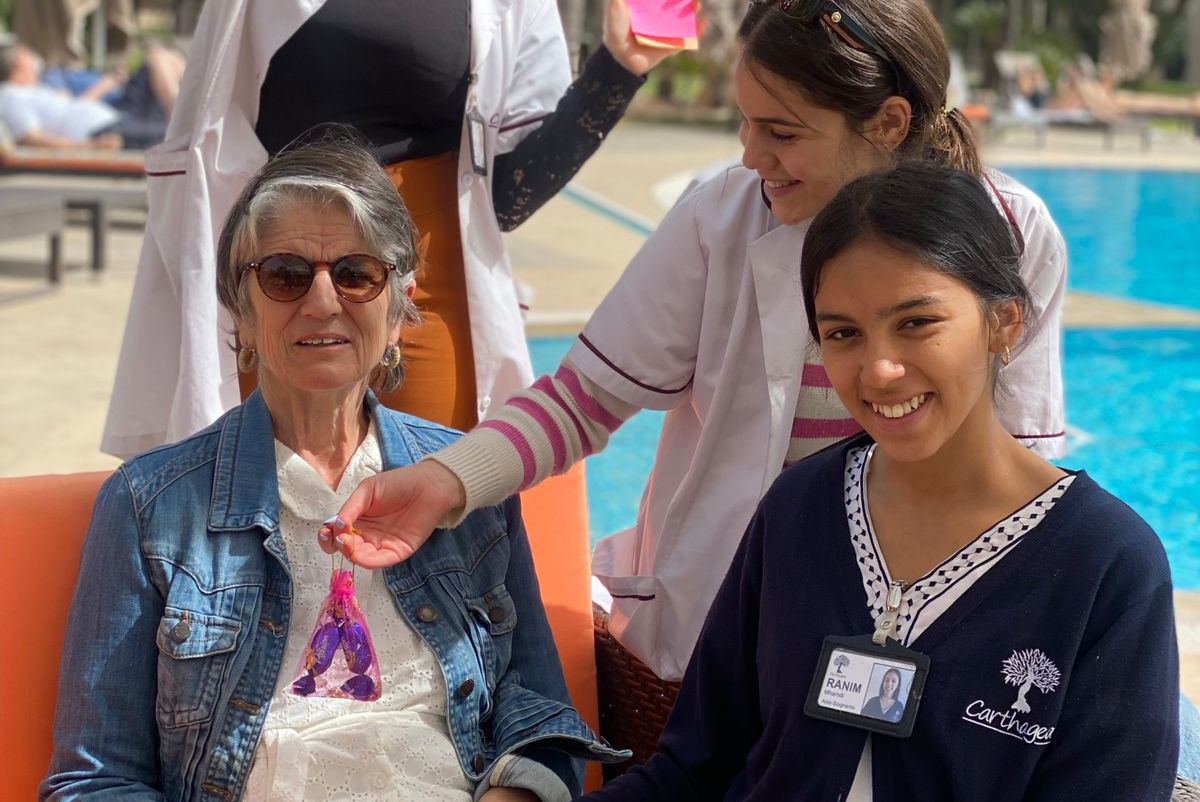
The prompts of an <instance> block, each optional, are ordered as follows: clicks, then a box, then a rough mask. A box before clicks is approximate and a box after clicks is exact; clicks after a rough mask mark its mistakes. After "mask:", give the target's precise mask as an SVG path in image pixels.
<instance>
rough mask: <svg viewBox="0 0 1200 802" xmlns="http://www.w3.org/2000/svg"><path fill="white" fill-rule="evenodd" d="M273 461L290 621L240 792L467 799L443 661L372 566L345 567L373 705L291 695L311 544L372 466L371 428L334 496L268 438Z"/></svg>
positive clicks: (313, 590)
mask: <svg viewBox="0 0 1200 802" xmlns="http://www.w3.org/2000/svg"><path fill="white" fill-rule="evenodd" d="M275 464H276V468H277V473H278V477H279V513H280V522H279V524H280V530H281V532H282V534H283V539H284V542H285V543H286V544H287V553H288V562H289V564H290V566H291V573H292V591H293V599H292V618H291V625H290V626H289V628H288V634H287V646H286V647H285V650H284V659H283V666H282V669H281V670H280V674H279V678H278V681H277V682H276V684H275V693H274V695H273V696H272V697H271V703H270V707H269V709H268V710H267V720H266V724H265V727H264V730H263V735H262V739H261V740H260V741H259V744H258V749H257V751H256V752H255V756H254V765H253V767H252V768H251V771H250V777H249V779H248V781H247V785H246V797H245V798H246V799H248V800H253V802H264V801H265V802H285V800H286V802H300V801H301V800H303V802H310V801H311V802H316V800H321V802H326V801H327V800H328V802H335V801H336V802H376V801H377V800H385V799H386V800H389V802H395V800H404V801H405V802H469V800H470V799H471V791H472V787H473V786H472V784H471V783H470V782H468V780H467V778H466V776H465V775H464V774H463V772H462V769H461V767H460V766H459V763H458V757H457V755H456V754H455V751H454V745H453V743H452V742H451V741H450V736H449V734H448V732H447V727H446V683H445V679H444V678H443V676H442V671H441V668H440V667H439V666H438V664H437V660H436V659H435V657H434V654H433V652H432V651H431V650H430V649H429V647H428V646H427V645H426V644H425V642H424V641H423V640H422V639H421V637H420V636H419V635H417V633H416V632H415V631H413V629H412V627H410V626H409V625H408V622H407V621H406V620H405V619H404V618H403V617H402V616H401V615H400V613H399V612H398V611H397V610H396V607H395V604H394V603H393V602H392V597H391V595H390V594H389V593H388V590H387V587H386V586H385V584H384V581H383V572H382V571H367V570H363V569H357V570H356V572H355V584H356V588H357V595H358V601H359V603H360V604H361V605H362V609H363V614H364V616H365V617H366V620H367V625H368V627H369V628H370V630H371V636H372V639H373V641H374V645H375V650H376V655H377V656H378V658H379V668H380V671H381V674H382V685H383V688H382V695H381V696H380V698H379V700H378V701H375V702H359V701H354V700H349V699H324V698H320V699H318V698H312V697H307V698H306V697H301V696H296V695H294V694H292V692H291V684H292V680H293V679H295V676H296V668H297V666H298V665H299V663H300V656H301V654H302V653H303V651H304V647H305V645H306V644H307V642H308V638H309V636H310V635H311V633H312V628H313V626H314V624H315V623H316V618H317V612H318V611H319V610H320V607H321V603H322V601H324V599H325V596H326V594H327V593H328V592H329V575H330V569H331V567H332V566H331V558H330V557H329V555H327V554H325V553H324V552H323V551H321V549H320V547H319V546H318V545H317V540H316V533H317V529H318V528H319V527H320V525H321V522H322V521H324V520H325V519H326V518H328V517H329V516H330V515H332V514H333V513H334V512H336V511H337V509H338V508H339V507H340V506H341V505H342V503H343V502H344V501H345V500H346V498H347V497H348V496H349V495H350V492H351V491H352V490H353V489H354V488H355V487H357V486H358V483H359V482H361V481H362V480H363V479H365V478H366V477H368V476H371V475H373V474H375V473H378V472H379V471H380V470H382V466H383V460H382V457H381V455H380V452H379V443H378V441H377V440H376V438H375V429H374V425H373V424H372V428H371V431H370V432H369V433H368V435H367V437H366V439H365V440H364V441H363V443H362V445H361V446H360V447H359V449H358V451H356V452H355V454H354V456H353V458H351V460H350V464H349V465H348V466H347V468H346V472H345V474H344V475H343V476H342V480H341V483H340V484H339V486H338V488H337V490H336V491H334V490H330V488H329V486H328V485H327V484H325V482H324V480H322V479H321V477H320V476H319V475H318V474H317V472H316V471H314V470H313V469H312V468H311V467H310V466H309V465H308V463H306V462H304V460H302V459H301V458H300V457H299V456H297V455H296V454H295V453H293V452H292V451H291V450H290V449H288V448H287V447H286V446H284V445H283V444H282V443H279V442H278V441H276V443H275Z"/></svg>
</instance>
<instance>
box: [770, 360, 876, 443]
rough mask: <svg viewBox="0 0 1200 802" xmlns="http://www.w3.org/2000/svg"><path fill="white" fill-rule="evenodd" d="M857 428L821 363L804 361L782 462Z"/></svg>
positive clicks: (846, 435)
mask: <svg viewBox="0 0 1200 802" xmlns="http://www.w3.org/2000/svg"><path fill="white" fill-rule="evenodd" d="M861 431H862V427H861V426H859V425H858V421H856V420H854V418H852V417H850V413H849V412H847V411H846V407H845V406H843V405H842V402H841V400H840V399H839V398H838V397H837V393H835V392H834V391H833V385H832V384H831V383H830V381H829V374H827V373H826V372H825V366H824V365H822V364H821V363H820V362H819V361H817V362H806V363H805V364H804V374H803V379H802V380H801V383H800V395H799V397H798V398H797V399H796V417H795V418H794V419H793V420H792V439H791V440H790V441H789V442H788V451H787V457H786V458H785V461H784V466H785V467H786V466H788V465H791V464H792V463H793V462H798V461H799V460H802V459H804V458H805V457H807V456H808V455H809V454H813V453H816V452H817V451H820V450H821V449H822V448H825V447H826V446H830V445H833V444H834V443H836V442H837V441H839V440H842V439H845V438H847V437H849V436H850V435H853V434H858V433H859V432H861Z"/></svg>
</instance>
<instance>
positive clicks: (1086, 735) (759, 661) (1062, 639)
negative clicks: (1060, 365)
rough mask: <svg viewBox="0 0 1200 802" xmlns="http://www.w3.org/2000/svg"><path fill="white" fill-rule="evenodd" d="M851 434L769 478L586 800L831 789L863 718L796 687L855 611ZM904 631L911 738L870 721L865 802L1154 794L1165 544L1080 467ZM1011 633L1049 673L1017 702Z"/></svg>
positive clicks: (1171, 721) (1173, 685)
mask: <svg viewBox="0 0 1200 802" xmlns="http://www.w3.org/2000/svg"><path fill="white" fill-rule="evenodd" d="M861 442H862V441H861V440H859V441H858V442H856V443H854V444H861ZM850 445H851V444H847V445H844V446H842V447H833V448H831V449H827V450H826V451H824V452H821V453H819V454H816V455H814V456H812V457H810V458H809V459H807V460H803V461H801V462H800V463H798V464H796V465H794V466H793V467H791V468H790V469H788V470H787V471H785V472H784V473H783V474H782V475H781V476H780V477H779V478H778V479H777V480H776V482H775V483H774V485H773V486H772V487H771V489H770V491H769V492H768V493H767V495H766V497H765V498H764V499H763V501H762V503H761V505H760V506H759V509H758V512H757V513H756V514H755V517H754V520H753V521H752V522H751V524H750V527H749V529H748V530H747V532H746V536H745V538H744V540H743V541H742V544H741V547H740V548H739V550H738V552H737V555H736V557H735V558H734V561H733V565H732V567H731V568H730V571H729V574H728V575H727V577H726V578H725V582H724V584H723V585H722V587H721V590H720V593H719V594H718V595H717V597H716V600H715V601H714V603H713V607H712V609H711V611H710V612H709V616H708V620H707V622H706V623H705V626H704V631H703V634H702V635H701V637H700V642H699V644H698V645H697V647H696V651H695V653H694V654H693V657H692V661H691V663H690V665H689V666H688V670H687V674H686V676H685V677H684V680H683V686H682V688H681V690H680V694H679V700H678V701H677V703H676V706H675V710H674V712H673V713H672V715H671V718H670V720H669V722H668V724H667V728H666V731H665V732H664V734H663V737H662V740H661V742H660V744H659V749H660V751H659V753H658V754H656V755H655V756H654V757H653V758H651V759H650V761H649V762H648V763H647V764H646V765H645V766H643V767H639V768H636V769H634V770H632V771H630V772H629V773H628V774H626V775H625V776H623V777H621V778H620V779H619V780H617V781H615V782H613V783H609V784H608V785H607V786H605V787H604V788H603V789H601V790H600V791H597V792H595V793H593V794H590V795H588V796H587V797H586V798H587V799H589V800H595V801H596V802H600V801H601V800H603V801H604V802H614V801H616V800H662V801H663V802H678V800H684V799H686V800H689V802H690V801H691V800H739V801H741V800H746V801H748V800H761V802H781V800H814V802H816V801H817V800H820V802H831V801H832V800H842V799H844V798H845V796H846V794H847V793H848V791H849V789H850V785H851V782H852V781H853V779H854V773H855V769H856V768H857V765H858V761H859V757H860V755H861V753H862V749H863V745H864V739H865V738H866V733H865V732H864V731H862V730H858V729H855V728H852V727H848V726H843V725H839V724H833V723H829V722H825V721H818V720H816V719H812V718H809V717H807V716H806V715H805V714H804V700H805V696H806V694H807V691H808V687H809V682H810V681H811V679H812V676H813V672H814V671H816V669H817V660H818V657H819V652H820V649H821V644H822V641H823V639H824V638H825V636H826V635H831V634H836V635H858V634H865V633H870V632H872V631H873V630H874V626H873V622H872V620H871V616H870V613H869V611H868V606H867V598H866V594H865V592H864V590H863V582H862V579H861V575H860V573H859V570H858V568H857V566H856V564H855V555H854V551H853V548H852V546H851V542H850V534H849V530H848V528H847V525H846V514H845V507H844V504H843V500H842V495H843V490H842V488H843V475H844V466H845V457H846V452H847V450H848V448H849V447H850ZM909 646H910V647H911V648H913V649H916V650H918V651H922V652H924V653H926V654H928V655H929V657H930V658H931V661H932V663H931V666H930V671H929V679H928V684H927V685H926V688H925V695H924V698H923V699H922V700H921V703H920V704H921V706H920V708H919V711H918V714H917V719H916V728H915V730H914V732H913V735H912V737H910V738H908V739H906V740H899V739H896V738H891V737H889V736H883V735H877V736H874V737H873V740H872V761H873V762H872V770H873V775H874V800H875V802H891V800H915V799H920V800H922V801H923V802H928V801H931V800H952V799H953V800H982V799H986V800H989V801H990V802H1005V800H1054V802H1061V800H1068V799H1079V800H1085V799H1086V800H1092V799H1112V800H1138V802H1144V801H1148V800H1167V799H1169V798H1170V796H1171V789H1172V784H1173V780H1174V776H1175V767H1176V759H1177V754H1178V749H1179V742H1178V729H1179V725H1178V716H1179V667H1178V657H1177V653H1176V646H1175V628H1174V620H1173V606H1172V598H1171V579H1170V574H1169V571H1168V568H1167V561H1166V556H1165V554H1164V553H1163V549H1162V545H1161V544H1160V543H1159V541H1158V538H1157V536H1156V535H1155V534H1154V532H1153V531H1152V530H1151V529H1150V528H1149V527H1148V526H1147V525H1146V523H1145V522H1144V521H1142V519H1141V518H1139V517H1138V515H1137V514H1136V513H1134V512H1133V511H1132V510H1131V509H1129V507H1127V506H1126V505H1125V504H1123V503H1122V502H1121V501H1120V500H1118V499H1117V498H1115V497H1114V496H1112V495H1111V494H1109V493H1107V492H1106V491H1105V490H1103V489H1102V488H1100V487H1099V486H1098V485H1097V484H1096V483H1095V482H1093V481H1092V480H1091V479H1089V478H1088V477H1087V475H1086V474H1083V473H1080V474H1077V475H1076V477H1075V480H1074V482H1073V484H1072V485H1071V487H1070V489H1068V490H1067V492H1066V493H1065V495H1064V496H1063V497H1062V498H1061V499H1059V500H1058V502H1057V503H1056V504H1055V506H1054V508H1053V509H1052V510H1051V511H1050V512H1049V513H1048V514H1047V515H1046V517H1045V518H1044V519H1043V520H1042V522H1041V523H1040V524H1039V525H1038V526H1037V527H1036V528H1035V529H1033V530H1032V531H1030V532H1029V533H1028V534H1027V535H1025V536H1024V537H1023V538H1022V539H1021V542H1020V543H1019V545H1018V546H1016V547H1015V548H1014V549H1013V550H1012V551H1011V552H1010V553H1009V554H1008V555H1007V556H1006V557H1005V558H1004V559H1003V560H1001V561H1000V562H999V563H998V564H997V565H995V566H994V567H993V568H991V569H990V570H989V571H988V572H987V573H986V574H985V575H984V576H983V577H981V578H980V579H979V580H978V581H977V582H976V584H975V585H974V586H973V587H971V588H970V589H969V590H967V591H966V592H965V593H964V594H963V596H962V597H961V598H960V599H959V600H958V602H956V603H955V604H954V605H953V606H952V607H951V608H950V609H949V610H947V611H946V612H944V613H943V614H942V615H941V616H940V617H939V618H938V619H937V620H936V621H935V622H934V623H933V624H932V625H930V627H929V628H928V629H927V630H926V631H925V632H923V633H922V634H921V636H920V637H918V638H916V639H915V640H914V641H913V642H912V643H910V644H909ZM1027 649H1038V650H1040V651H1041V652H1042V653H1043V654H1044V655H1045V656H1046V657H1048V658H1049V659H1050V660H1051V661H1053V663H1054V665H1055V666H1056V667H1057V668H1058V669H1059V670H1060V672H1061V681H1060V684H1059V685H1058V686H1057V687H1056V688H1054V689H1053V690H1051V691H1049V692H1042V691H1040V690H1038V689H1037V688H1032V689H1028V692H1027V697H1026V701H1027V702H1028V705H1029V707H1030V708H1031V710H1030V712H1029V713H1027V714H1023V713H1020V712H1018V711H1017V710H1014V709H1012V706H1013V703H1014V702H1015V700H1016V697H1017V691H1018V689H1017V688H1016V687H1014V686H1013V685H1008V684H1005V681H1004V674H1003V671H1002V667H1001V664H1002V663H1003V662H1004V661H1005V660H1006V659H1008V658H1009V657H1010V656H1012V655H1013V653H1014V652H1017V651H1023V650H1027Z"/></svg>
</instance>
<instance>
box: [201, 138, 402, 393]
mask: <svg viewBox="0 0 1200 802" xmlns="http://www.w3.org/2000/svg"><path fill="white" fill-rule="evenodd" d="M331 206H335V207H340V208H342V209H344V210H345V211H346V212H347V213H349V215H350V219H351V220H353V222H354V226H355V228H357V229H358V233H359V236H361V237H362V238H363V240H364V241H365V242H366V243H367V245H368V247H370V248H371V249H372V251H373V255H375V256H378V257H379V258H381V259H382V260H383V261H385V262H388V263H390V264H394V265H395V266H396V269H395V270H394V271H391V273H389V277H388V286H387V292H388V317H387V320H388V325H389V326H390V325H394V324H396V323H397V322H399V323H401V324H402V325H411V324H414V323H417V322H418V321H419V316H418V315H417V310H416V307H415V306H414V305H413V302H412V301H411V300H410V299H409V297H408V289H409V287H411V286H412V284H413V280H414V276H413V273H414V271H415V270H416V267H417V263H418V261H419V258H420V257H419V254H418V251H417V233H416V228H415V226H414V225H413V221H412V217H411V216H410V215H409V213H408V208H407V207H405V205H404V201H403V200H401V199H400V195H399V193H398V192H397V191H396V189H395V187H394V186H393V185H392V182H391V180H390V179H389V178H388V176H387V174H386V173H385V172H384V171H383V168H381V167H380V166H379V162H377V161H376V160H375V157H374V156H373V155H372V154H371V152H370V151H368V150H367V149H366V148H365V147H364V146H363V145H362V144H360V143H359V142H358V141H356V139H355V138H353V137H351V136H348V135H347V134H346V133H344V132H337V131H335V132H332V133H326V134H324V135H321V136H319V137H318V138H316V139H313V140H310V141H302V142H298V143H294V144H293V145H289V146H288V147H287V148H286V149H284V150H282V151H280V152H279V153H278V154H276V155H275V156H274V157H272V158H271V159H270V160H268V161H267V163H266V164H265V165H263V167H262V169H260V170H259V171H258V172H257V173H256V174H255V175H254V177H253V178H251V179H250V182H249V183H248V184H247V185H246V188H245V189H244V190H243V191H242V194H241V196H240V197H239V198H238V199H237V202H235V203H234V204H233V208H232V209H230V210H229V215H228V216H227V217H226V218H225V225H224V227H223V228H222V230H221V236H220V239H219V240H218V241H217V297H218V298H219V299H220V301H221V305H222V306H223V307H225V309H226V310H227V311H228V312H229V314H230V315H232V316H233V319H234V321H235V322H236V323H241V322H242V321H245V320H250V319H252V318H253V308H252V307H251V305H250V295H249V289H248V287H249V284H248V282H247V278H248V276H249V273H250V271H249V270H246V269H245V266H246V265H247V264H249V263H250V262H252V261H253V260H254V259H256V258H258V257H261V256H263V255H264V254H260V253H258V252H257V250H258V243H259V239H260V235H261V233H262V232H263V231H264V230H266V229H269V228H270V227H271V226H273V225H274V224H275V223H277V222H278V221H280V220H282V219H285V218H286V217H287V216H288V214H289V212H292V211H294V210H295V209H296V208H297V207H309V208H320V209H325V208H329V207H331ZM231 346H233V347H234V348H236V345H235V344H233V343H231ZM380 357H381V358H382V357H383V354H380ZM403 379H404V366H403V364H401V365H398V366H396V367H392V368H384V367H383V366H380V367H379V368H378V369H377V370H376V371H374V372H373V373H372V375H371V379H370V385H371V387H372V388H373V389H375V390H376V391H377V392H380V393H387V392H391V391H392V390H394V389H396V388H397V387H399V386H400V384H401V382H402V381H403Z"/></svg>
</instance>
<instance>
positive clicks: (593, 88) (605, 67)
mask: <svg viewBox="0 0 1200 802" xmlns="http://www.w3.org/2000/svg"><path fill="white" fill-rule="evenodd" d="M673 52H674V51H673V50H665V49H662V48H651V47H645V46H643V45H640V44H638V43H637V41H636V40H635V39H634V38H633V34H632V32H631V31H630V27H629V7H628V4H627V0H609V4H608V12H607V14H606V15H605V18H604V46H603V47H601V48H600V49H599V50H597V51H596V52H595V53H594V54H592V56H591V58H589V59H588V61H587V64H586V65H585V66H584V69H583V73H582V74H581V75H580V76H579V77H578V78H577V79H576V80H575V82H574V83H572V84H571V86H570V87H568V89H567V91H566V93H565V94H564V95H563V97H562V99H561V100H559V102H558V105H557V106H556V107H555V109H554V113H553V114H551V115H550V116H549V117H547V118H546V119H545V120H544V121H543V122H542V124H541V126H539V127H538V129H537V130H536V131H534V132H532V133H531V134H529V136H527V137H526V138H525V139H523V140H521V142H520V143H518V144H517V146H516V147H515V148H513V149H512V150H511V151H509V152H508V153H501V154H498V155H497V156H496V161H495V165H494V171H495V177H494V178H493V179H492V203H493V205H494V207H495V210H496V221H497V222H498V223H499V224H500V228H501V230H503V231H512V230H513V229H514V228H516V227H517V226H519V225H520V224H521V223H523V222H525V220H527V219H528V218H529V217H530V215H532V214H533V213H534V212H535V211H537V210H538V209H539V208H541V207H542V205H543V204H545V203H546V201H548V200H550V199H551V198H553V197H554V196H555V195H557V194H558V192H559V190H561V189H562V188H563V187H564V186H566V185H567V182H568V181H570V180H571V179H572V178H573V177H574V176H575V173H577V172H579V168H580V167H582V166H583V164H584V162H586V161H587V160H588V159H589V158H591V156H592V154H593V153H595V152H596V150H597V149H598V148H599V147H600V143H602V142H603V141H604V138H605V137H606V136H608V132H609V131H611V130H612V129H613V126H615V125H616V124H617V122H619V121H620V119H621V117H622V116H623V115H624V114H625V110H626V109H627V108H628V107H629V103H630V101H631V100H633V96H634V95H635V94H636V93H637V90H638V89H639V88H640V87H641V85H642V84H643V83H644V82H645V75H646V73H647V72H649V71H650V69H651V68H652V67H654V66H655V65H656V64H658V63H659V62H660V61H662V60H663V59H664V58H666V57H667V56H669V55H670V54H671V53H673Z"/></svg>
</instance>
